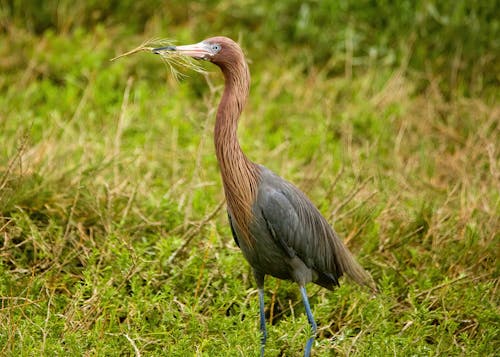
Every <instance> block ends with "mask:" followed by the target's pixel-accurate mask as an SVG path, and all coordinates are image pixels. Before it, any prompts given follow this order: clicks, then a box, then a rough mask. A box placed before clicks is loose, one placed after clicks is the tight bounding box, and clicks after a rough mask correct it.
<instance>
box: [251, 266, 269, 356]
mask: <svg viewBox="0 0 500 357" xmlns="http://www.w3.org/2000/svg"><path fill="white" fill-rule="evenodd" d="M253 276H254V278H255V282H256V283H257V288H258V289H259V315H260V332H261V333H262V337H261V338H260V356H261V357H264V348H265V347H266V340H267V331H266V313H265V309H264V307H265V306H264V277H265V274H262V273H260V272H258V271H257V270H254V271H253Z"/></svg>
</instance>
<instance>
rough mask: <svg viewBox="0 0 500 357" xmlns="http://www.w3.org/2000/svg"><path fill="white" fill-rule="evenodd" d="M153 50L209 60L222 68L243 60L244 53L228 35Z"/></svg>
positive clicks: (158, 52) (162, 53) (165, 53)
mask: <svg viewBox="0 0 500 357" xmlns="http://www.w3.org/2000/svg"><path fill="white" fill-rule="evenodd" d="M153 52H154V53H156V54H159V55H162V56H168V53H174V52H175V53H177V54H181V55H185V56H189V57H192V58H194V59H198V60H206V61H210V62H212V63H214V64H216V65H218V66H219V67H221V68H222V69H223V70H224V69H225V68H227V67H231V66H232V65H234V64H236V63H238V62H240V61H243V62H244V55H243V51H242V50H241V48H240V46H238V44H237V43H236V42H234V41H233V40H231V39H230V38H228V37H223V36H219V37H212V38H208V39H206V40H203V41H201V42H199V43H195V44H192V45H183V46H165V47H159V48H155V49H153Z"/></svg>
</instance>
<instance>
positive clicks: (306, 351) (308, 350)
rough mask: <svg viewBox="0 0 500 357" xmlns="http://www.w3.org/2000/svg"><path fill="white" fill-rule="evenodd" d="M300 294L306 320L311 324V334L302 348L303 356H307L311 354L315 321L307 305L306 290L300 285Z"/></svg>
mask: <svg viewBox="0 0 500 357" xmlns="http://www.w3.org/2000/svg"><path fill="white" fill-rule="evenodd" d="M300 294H301V295H302V301H303V302H304V308H305V309H306V315H307V320H309V324H310V325H311V330H312V336H311V337H310V338H309V339H308V340H307V344H306V348H305V349H304V357H309V356H310V354H311V348H312V344H313V342H314V337H315V336H316V330H317V326H316V322H315V321H314V317H313V315H312V312H311V306H309V299H308V298H307V292H306V288H305V286H301V287H300Z"/></svg>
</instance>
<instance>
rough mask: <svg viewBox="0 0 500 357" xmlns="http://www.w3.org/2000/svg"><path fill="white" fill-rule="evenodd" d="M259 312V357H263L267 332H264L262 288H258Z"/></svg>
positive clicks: (264, 317)
mask: <svg viewBox="0 0 500 357" xmlns="http://www.w3.org/2000/svg"><path fill="white" fill-rule="evenodd" d="M259 310H260V332H261V333H262V337H261V339H260V355H261V357H263V356H264V348H265V346H266V340H267V331H266V314H265V311H264V288H259Z"/></svg>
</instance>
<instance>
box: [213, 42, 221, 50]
mask: <svg viewBox="0 0 500 357" xmlns="http://www.w3.org/2000/svg"><path fill="white" fill-rule="evenodd" d="M221 49H222V47H221V45H219V44H217V43H216V44H213V45H212V51H214V52H219V51H220V50H221Z"/></svg>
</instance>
